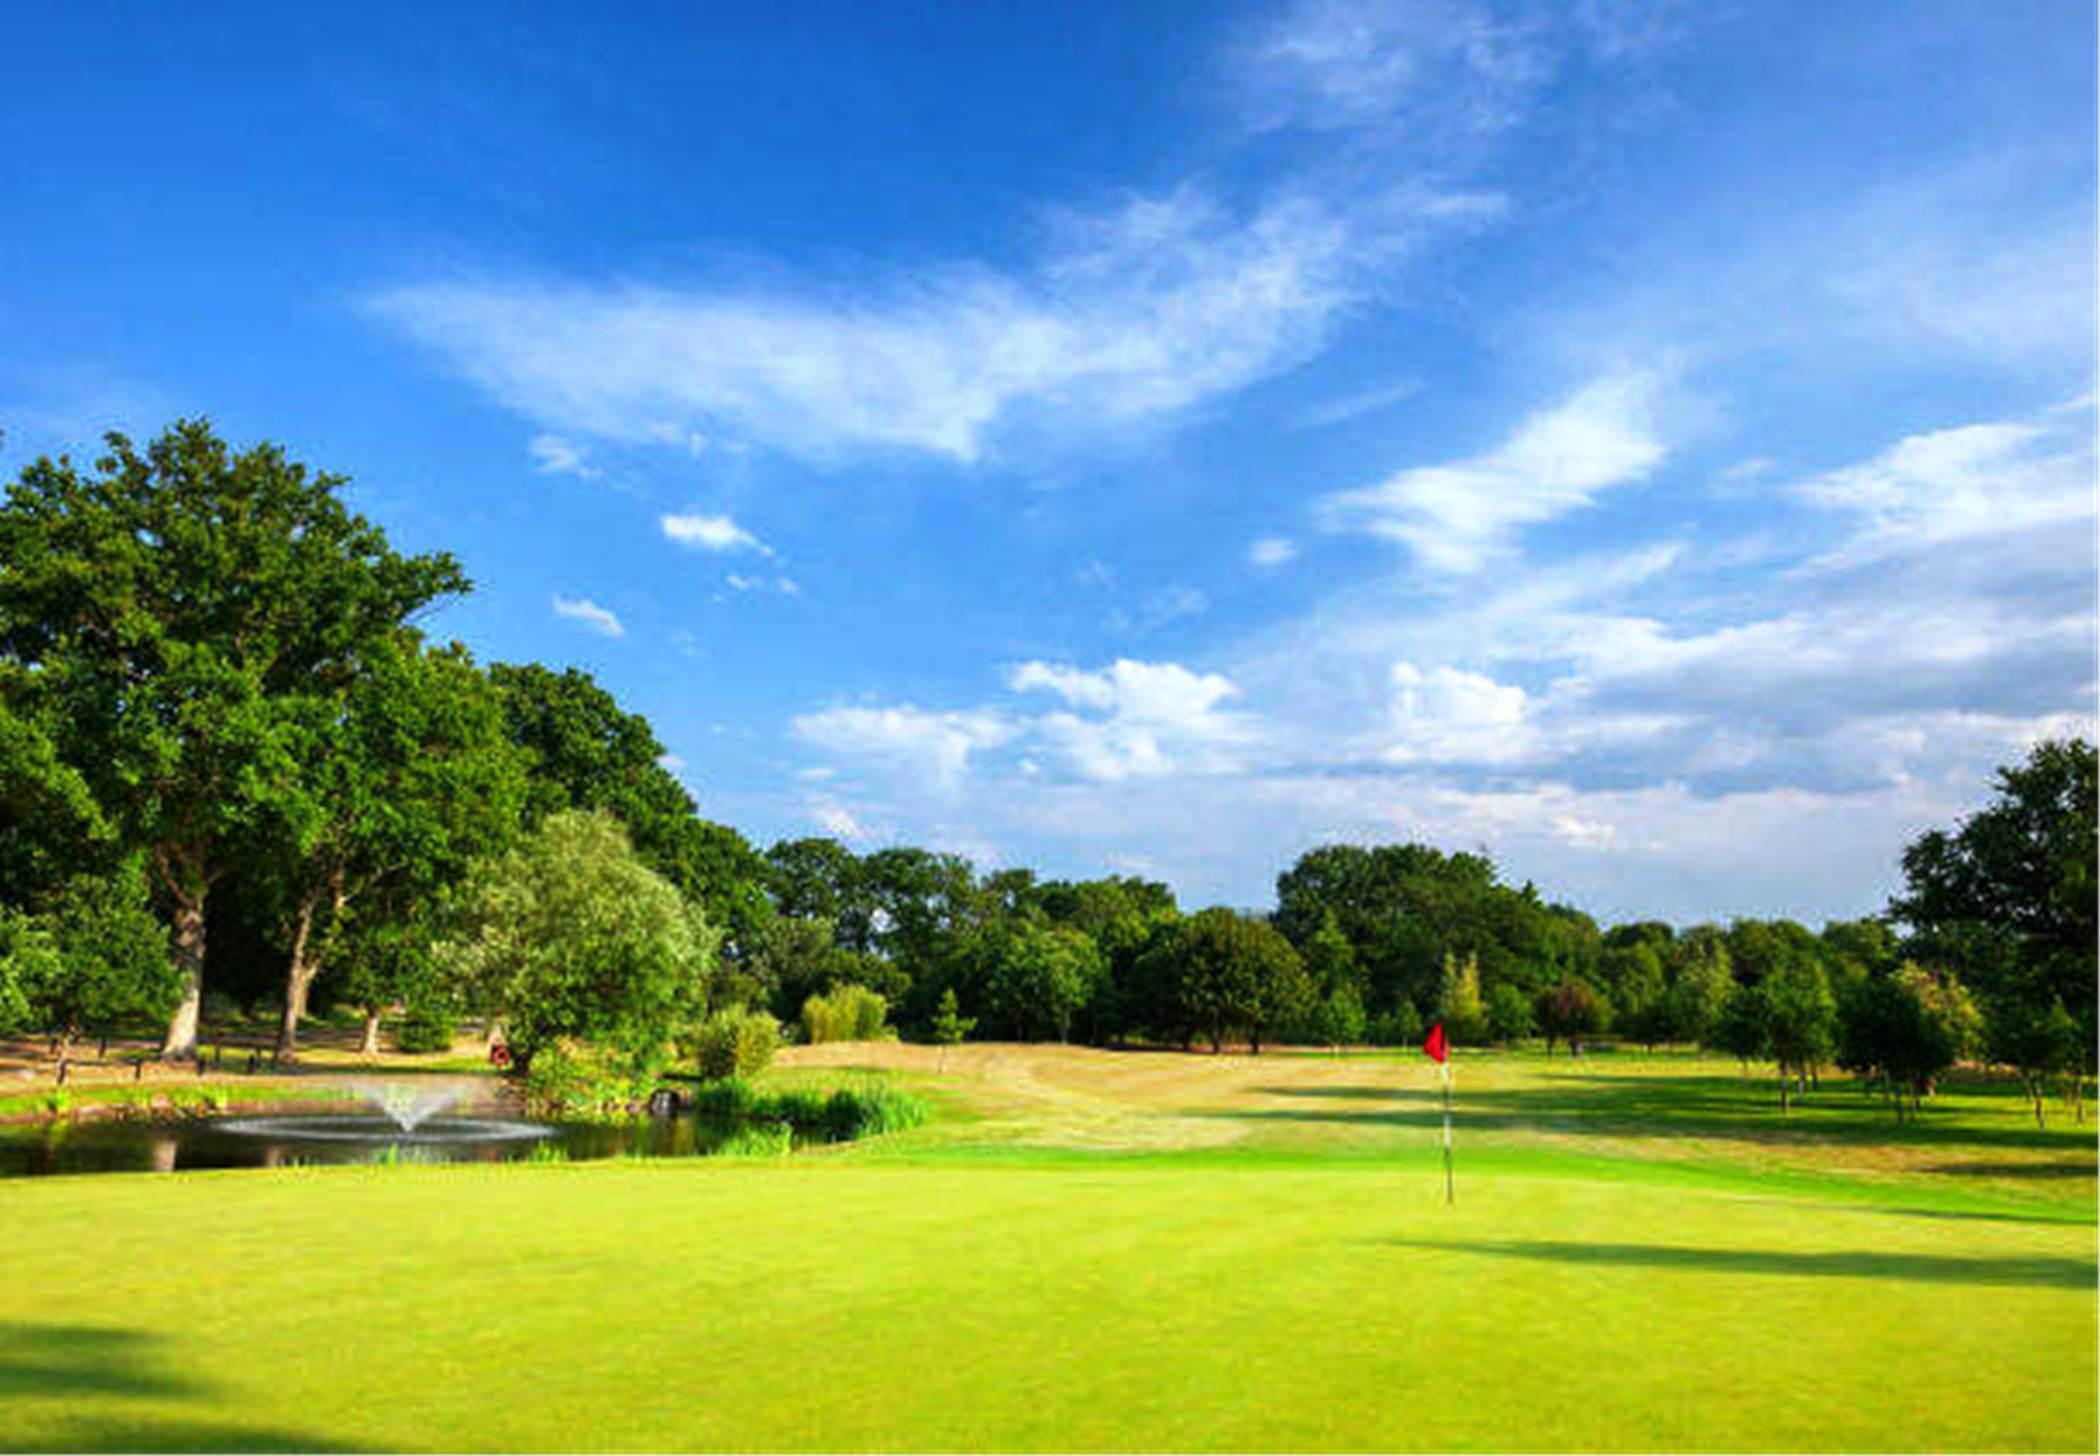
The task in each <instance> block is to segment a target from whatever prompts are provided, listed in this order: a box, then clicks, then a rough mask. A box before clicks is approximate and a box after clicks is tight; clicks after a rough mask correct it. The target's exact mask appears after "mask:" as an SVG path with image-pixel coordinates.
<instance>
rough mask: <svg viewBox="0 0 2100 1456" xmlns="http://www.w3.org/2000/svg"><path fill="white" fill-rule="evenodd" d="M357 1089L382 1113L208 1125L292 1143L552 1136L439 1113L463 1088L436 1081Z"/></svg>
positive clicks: (509, 1123) (527, 1125)
mask: <svg viewBox="0 0 2100 1456" xmlns="http://www.w3.org/2000/svg"><path fill="white" fill-rule="evenodd" d="M352 1087H353V1089H354V1090H355V1091H356V1092H357V1094H358V1095H359V1096H360V1097H362V1098H364V1100H365V1101H367V1102H369V1103H371V1104H372V1106H374V1107H376V1108H377V1109H378V1110H379V1111H380V1112H382V1113H384V1114H385V1116H383V1117H370V1116H366V1115H363V1114H349V1115H343V1114H334V1115H325V1114H324V1115H314V1116H306V1115H298V1116H290V1117H284V1116H278V1117H232V1118H226V1119H223V1120H221V1121H219V1122H218V1123H216V1124H214V1125H215V1126H216V1127H217V1129H218V1130H219V1131H221V1132H228V1133H233V1134H235V1135H237V1136H240V1137H266V1138H274V1139H280V1140H286V1141H293V1142H328V1143H370V1144H374V1145H376V1146H391V1147H431V1148H439V1147H446V1146H452V1145H459V1144H469V1143H497V1142H519V1141H524V1140H527V1139H532V1138H544V1137H549V1136H552V1134H553V1132H554V1129H553V1128H551V1127H546V1126H544V1125H542V1124H540V1123H537V1122H521V1121H517V1120H515V1119H512V1118H501V1117H441V1116H439V1115H438V1114H440V1113H442V1112H443V1111H444V1110H445V1109H446V1108H448V1107H450V1106H452V1104H453V1103H455V1102H458V1101H460V1100H461V1098H462V1097H463V1096H464V1095H465V1093H466V1091H467V1089H465V1088H461V1087H458V1086H439V1087H435V1088H426V1089H421V1090H419V1089H417V1088H413V1087H404V1086H401V1085H400V1084H398V1083H387V1084H384V1085H374V1084H372V1083H368V1082H359V1083H353V1084H352Z"/></svg>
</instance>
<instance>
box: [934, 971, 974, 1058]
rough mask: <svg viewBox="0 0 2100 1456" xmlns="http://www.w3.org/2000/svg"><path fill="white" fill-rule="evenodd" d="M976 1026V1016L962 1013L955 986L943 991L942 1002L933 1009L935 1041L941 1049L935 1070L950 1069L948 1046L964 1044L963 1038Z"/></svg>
mask: <svg viewBox="0 0 2100 1456" xmlns="http://www.w3.org/2000/svg"><path fill="white" fill-rule="evenodd" d="M976 1027H977V1018H976V1017H974V1016H965V1015H963V1014H962V1007H961V1005H960V1004H958V1003H957V1001H956V999H955V988H954V987H953V986H950V987H949V988H948V989H947V990H945V991H943V992H941V999H940V1004H939V1005H937V1006H935V1007H934V1010H933V1028H932V1029H933V1042H934V1045H935V1046H938V1047H939V1048H940V1049H941V1055H940V1060H939V1061H938V1063H937V1064H936V1065H935V1068H934V1070H935V1071H946V1070H947V1069H948V1048H949V1047H952V1046H960V1045H962V1043H963V1039H964V1038H966V1037H967V1036H969V1034H970V1033H971V1032H972V1031H973V1030H975V1029H976Z"/></svg>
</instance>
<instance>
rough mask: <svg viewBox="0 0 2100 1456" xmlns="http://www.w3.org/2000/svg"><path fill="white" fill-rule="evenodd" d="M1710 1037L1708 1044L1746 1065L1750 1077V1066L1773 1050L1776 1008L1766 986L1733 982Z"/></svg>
mask: <svg viewBox="0 0 2100 1456" xmlns="http://www.w3.org/2000/svg"><path fill="white" fill-rule="evenodd" d="M1707 1038H1708V1040H1707V1045H1709V1046H1711V1047H1713V1048H1714V1049H1715V1050H1716V1051H1723V1052H1726V1053H1728V1054H1729V1055H1730V1056H1732V1057H1735V1058H1736V1059H1737V1060H1739V1061H1740V1062H1742V1064H1743V1075H1744V1076H1746V1077H1747V1076H1749V1074H1750V1063H1751V1062H1753V1061H1756V1060H1757V1059H1758V1058H1760V1057H1765V1056H1769V1055H1770V1054H1771V1050H1772V1006H1771V1002H1770V1001H1769V1000H1768V999H1767V997H1766V995H1765V989H1764V987H1763V986H1752V985H1747V984H1745V983H1743V982H1741V981H1736V982H1732V983H1731V984H1730V985H1729V988H1728V994H1727V995H1726V996H1725V997H1724V998H1723V999H1722V1001H1721V1011H1720V1014H1719V1015H1718V1016H1716V1017H1714V1019H1713V1024H1712V1026H1711V1027H1710V1028H1709V1029H1708V1031H1707Z"/></svg>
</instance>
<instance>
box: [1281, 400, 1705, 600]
mask: <svg viewBox="0 0 2100 1456" xmlns="http://www.w3.org/2000/svg"><path fill="white" fill-rule="evenodd" d="M1653 393H1654V383H1653V381H1652V380H1650V379H1648V378H1647V377H1645V376H1640V375H1622V376H1618V377H1615V378H1607V379H1602V380H1599V381H1597V382H1596V383H1593V384H1591V385H1590V386H1588V387H1587V388H1585V389H1583V390H1581V391H1580V392H1579V393H1577V394H1575V395H1574V396H1573V397H1572V398H1570V399H1568V400H1566V401H1565V402H1563V403H1562V404H1560V405H1558V406H1556V407H1555V408H1553V409H1551V410H1547V411H1545V412H1544V413H1541V414H1537V415H1534V416H1532V417H1531V418H1530V419H1529V420H1527V421H1525V422H1524V424H1523V425H1522V426H1520V427H1519V428H1518V429H1517V431H1516V432H1515V433H1514V434H1512V435H1511V436H1510V437H1509V438H1508V439H1507V440H1505V441H1503V443H1502V444H1500V445H1499V446H1497V447H1496V448H1495V449H1493V450H1491V451H1489V452H1488V453H1487V454H1485V455H1478V456H1474V457H1472V458H1471V459H1466V460H1458V461H1454V462H1452V463H1450V464H1447V465H1430V466H1420V467H1416V468H1414V469H1410V470H1403V471H1401V472H1400V473H1399V474H1397V475H1395V476H1393V477H1392V478H1391V479H1389V480H1387V481H1385V482H1384V483H1382V484H1380V485H1375V486H1371V487H1368V488H1366V489H1362V490H1349V491H1341V492H1337V493H1335V494H1333V495H1329V496H1327V497H1326V498H1325V499H1324V500H1322V501H1321V503H1320V514H1321V517H1322V519H1323V520H1324V521H1325V522H1326V523H1327V524H1328V525H1329V526H1330V527H1333V528H1336V529H1352V528H1353V529H1357V530H1362V531H1365V532H1368V533H1369V534H1371V535H1374V536H1381V537H1384V538H1385V539H1387V540H1392V541H1398V542H1400V543H1401V544H1403V545H1405V546H1407V547H1408V548H1409V549H1410V550H1411V551H1413V552H1414V554H1415V556H1416V558H1417V559H1418V560H1419V561H1421V562H1422V564H1424V565H1425V566H1429V567H1432V568H1435V569H1436V570H1439V571H1445V572H1454V573H1456V572H1471V571H1476V570H1478V569H1479V568H1481V567H1482V566H1484V565H1486V564H1487V563H1488V562H1489V561H1490V560H1492V559H1493V558H1494V557H1496V556H1497V555H1500V554H1501V553H1502V552H1503V551H1505V550H1506V549H1507V546H1508V541H1509V538H1510V537H1511V536H1512V535H1513V534H1515V533H1516V531H1518V530H1519V529H1520V528H1522V527H1525V526H1532V525H1537V524H1539V523H1541V522H1545V521H1550V520H1552V519H1554V518H1555V517H1558V516H1562V515H1566V514H1568V513H1569V512H1571V511H1576V510H1580V509H1581V508H1583V507H1584V506H1587V505H1589V504H1590V503H1591V502H1592V501H1593V500H1594V499H1595V498H1596V496H1597V495H1598V494H1599V493H1601V492H1603V491H1605V490H1609V489H1612V488H1614V487H1617V486H1624V485H1630V484H1634V483H1636V482H1638V481H1641V480H1644V479H1646V478H1647V477H1648V476H1649V475H1650V474H1651V473H1652V472H1653V471H1654V470H1655V468H1656V467H1657V466H1658V465H1660V464H1661V463H1662V461H1663V459H1664V457H1665V455H1666V454H1667V451H1666V450H1665V448H1664V446H1663V444H1662V443H1661V441H1660V440H1659V439H1658V438H1657V437H1656V432H1655V430H1654V427H1653V425H1652V424H1651V422H1650V414H1651V399H1652V395H1653Z"/></svg>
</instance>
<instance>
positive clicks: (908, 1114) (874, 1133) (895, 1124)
mask: <svg viewBox="0 0 2100 1456" xmlns="http://www.w3.org/2000/svg"><path fill="white" fill-rule="evenodd" d="M841 1099H844V1105H846V1106H850V1107H851V1108H852V1109H853V1116H852V1119H851V1122H850V1124H846V1125H847V1126H848V1127H849V1129H850V1130H849V1131H848V1132H847V1133H846V1134H845V1136H847V1137H849V1138H859V1137H880V1136H881V1135H882V1134H884V1133H886V1132H904V1131H906V1130H907V1129H909V1128H914V1127H917V1126H918V1125H919V1124H920V1123H922V1122H924V1121H925V1120H926V1113H927V1107H926V1103H925V1101H924V1100H923V1099H922V1098H918V1097H914V1096H913V1095H912V1094H911V1093H909V1092H900V1091H898V1090H897V1089H896V1088H895V1087H863V1088H860V1089H858V1090H855V1089H853V1088H848V1087H841V1088H840V1089H839V1090H838V1091H836V1092H834V1093H832V1094H831V1101H832V1103H833V1104H834V1105H839V1104H840V1103H841ZM835 1115H837V1114H835Z"/></svg>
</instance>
